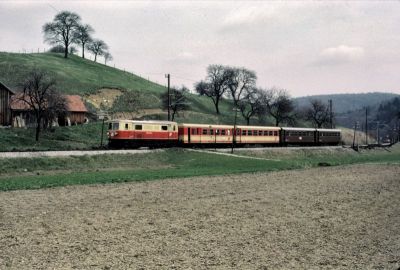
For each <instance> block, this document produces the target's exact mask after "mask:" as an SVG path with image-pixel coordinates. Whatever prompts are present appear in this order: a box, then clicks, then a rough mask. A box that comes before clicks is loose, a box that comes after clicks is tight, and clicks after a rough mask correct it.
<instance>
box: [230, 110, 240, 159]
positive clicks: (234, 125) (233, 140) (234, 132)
mask: <svg viewBox="0 0 400 270" xmlns="http://www.w3.org/2000/svg"><path fill="white" fill-rule="evenodd" d="M234 110H235V121H234V123H233V134H232V135H233V136H232V146H231V154H233V148H234V147H235V145H236V135H237V134H236V121H237V110H238V109H237V107H236V106H235V108H234Z"/></svg>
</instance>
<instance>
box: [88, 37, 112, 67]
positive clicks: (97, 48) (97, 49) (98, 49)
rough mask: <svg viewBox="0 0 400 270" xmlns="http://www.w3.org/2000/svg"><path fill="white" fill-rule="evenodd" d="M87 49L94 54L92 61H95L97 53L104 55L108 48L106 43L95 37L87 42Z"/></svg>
mask: <svg viewBox="0 0 400 270" xmlns="http://www.w3.org/2000/svg"><path fill="white" fill-rule="evenodd" d="M87 49H88V50H89V51H91V52H92V53H93V54H94V61H95V62H97V56H98V55H104V53H105V52H106V51H107V50H108V46H107V44H106V43H105V42H104V41H103V40H101V39H95V40H93V41H92V42H90V43H88V45H87Z"/></svg>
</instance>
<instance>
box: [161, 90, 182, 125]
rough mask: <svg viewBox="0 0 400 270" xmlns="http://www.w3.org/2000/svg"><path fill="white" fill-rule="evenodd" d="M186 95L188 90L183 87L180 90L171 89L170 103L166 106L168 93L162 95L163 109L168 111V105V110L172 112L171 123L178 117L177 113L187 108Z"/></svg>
mask: <svg viewBox="0 0 400 270" xmlns="http://www.w3.org/2000/svg"><path fill="white" fill-rule="evenodd" d="M187 93H189V89H187V88H186V87H185V86H182V87H181V88H171V90H170V102H171V104H168V93H164V94H163V95H162V97H161V98H162V105H163V108H164V109H168V105H170V109H171V112H172V115H171V121H174V118H175V115H179V112H181V111H184V110H187V109H188V108H189V105H188V102H187Z"/></svg>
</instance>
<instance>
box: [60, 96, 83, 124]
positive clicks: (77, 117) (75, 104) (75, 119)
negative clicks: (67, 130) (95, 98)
mask: <svg viewBox="0 0 400 270" xmlns="http://www.w3.org/2000/svg"><path fill="white" fill-rule="evenodd" d="M64 97H65V99H66V101H67V116H66V119H65V120H66V121H67V123H66V124H67V125H71V124H83V123H86V122H87V113H88V110H87V109H86V106H85V104H84V103H83V101H82V98H81V97H80V96H78V95H66V96H64Z"/></svg>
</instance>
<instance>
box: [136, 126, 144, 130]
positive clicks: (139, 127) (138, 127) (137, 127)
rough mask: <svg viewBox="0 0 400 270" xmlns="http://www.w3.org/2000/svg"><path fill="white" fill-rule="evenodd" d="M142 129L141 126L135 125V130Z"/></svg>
mask: <svg viewBox="0 0 400 270" xmlns="http://www.w3.org/2000/svg"><path fill="white" fill-rule="evenodd" d="M142 129H143V127H142V125H135V130H142Z"/></svg>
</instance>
